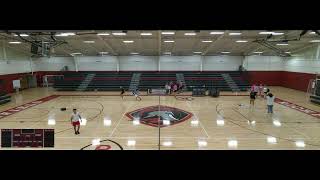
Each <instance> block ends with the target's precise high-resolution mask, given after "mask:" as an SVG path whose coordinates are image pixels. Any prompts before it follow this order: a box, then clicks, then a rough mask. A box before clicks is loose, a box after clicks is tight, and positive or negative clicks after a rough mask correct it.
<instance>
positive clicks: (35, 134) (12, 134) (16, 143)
mask: <svg viewBox="0 0 320 180" xmlns="http://www.w3.org/2000/svg"><path fill="white" fill-rule="evenodd" d="M1 147H2V148H10V147H12V148H30V147H32V148H50V147H52V148H53V147H54V129H1Z"/></svg>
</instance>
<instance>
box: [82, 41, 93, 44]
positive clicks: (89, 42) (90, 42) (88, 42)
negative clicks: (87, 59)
mask: <svg viewBox="0 0 320 180" xmlns="http://www.w3.org/2000/svg"><path fill="white" fill-rule="evenodd" d="M83 43H87V44H92V43H94V41H83Z"/></svg>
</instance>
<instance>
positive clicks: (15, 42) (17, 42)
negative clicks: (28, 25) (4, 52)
mask: <svg viewBox="0 0 320 180" xmlns="http://www.w3.org/2000/svg"><path fill="white" fill-rule="evenodd" d="M9 44H21V42H20V41H10V42H9Z"/></svg>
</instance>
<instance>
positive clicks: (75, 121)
mask: <svg viewBox="0 0 320 180" xmlns="http://www.w3.org/2000/svg"><path fill="white" fill-rule="evenodd" d="M70 121H71V124H72V125H73V128H74V134H80V132H79V130H80V121H82V119H81V116H80V114H79V113H78V112H77V109H73V113H72V115H71V118H70Z"/></svg>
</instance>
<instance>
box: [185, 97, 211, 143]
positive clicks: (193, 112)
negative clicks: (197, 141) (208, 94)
mask: <svg viewBox="0 0 320 180" xmlns="http://www.w3.org/2000/svg"><path fill="white" fill-rule="evenodd" d="M186 103H187V105H188V106H189V108H190V109H191V112H192V114H193V115H194V116H195V117H196V118H197V120H198V121H199V124H200V126H201V128H202V129H203V130H204V132H205V134H206V136H207V137H208V138H210V136H209V134H208V133H207V131H206V129H205V128H204V126H203V125H202V123H201V121H200V119H199V118H198V116H197V115H196V113H195V111H194V110H193V108H192V106H191V105H190V104H189V102H188V101H187V102H186Z"/></svg>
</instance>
